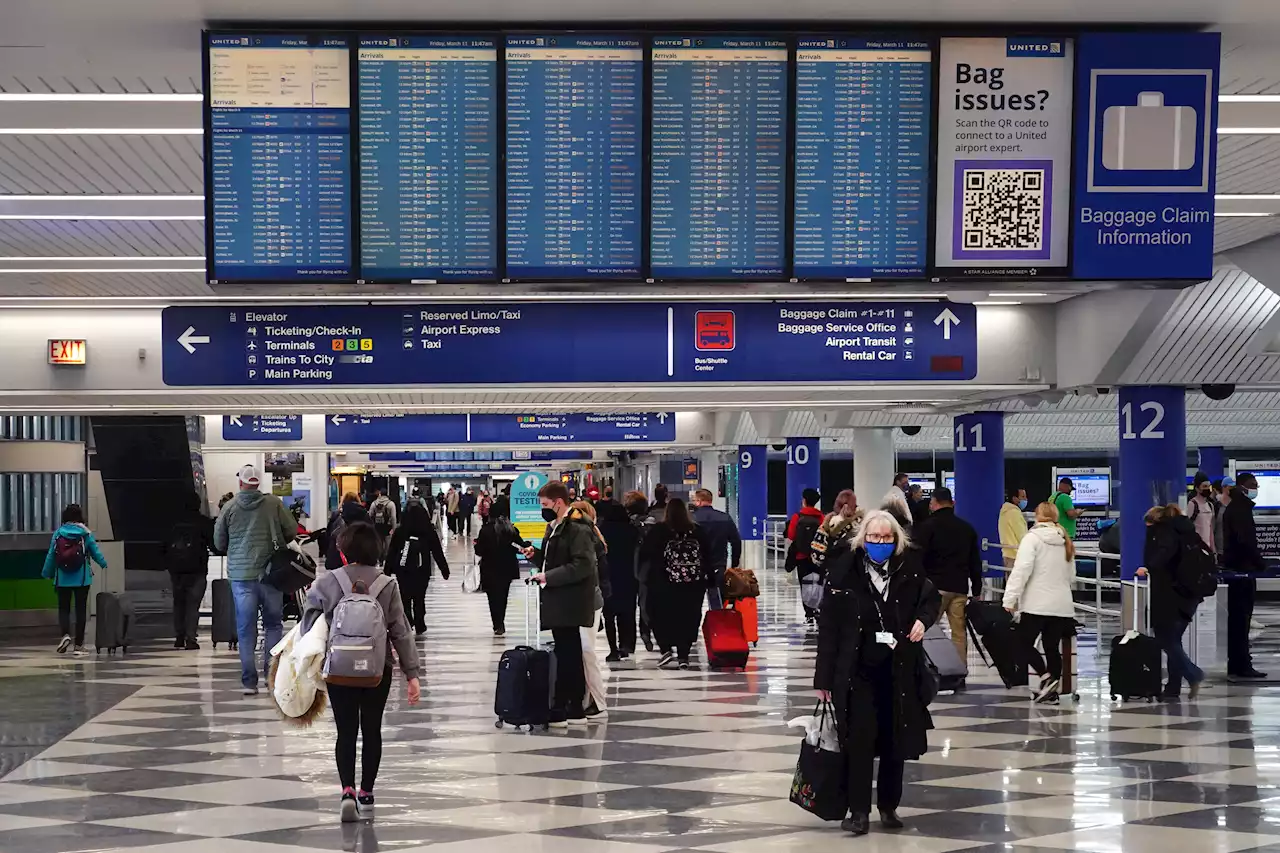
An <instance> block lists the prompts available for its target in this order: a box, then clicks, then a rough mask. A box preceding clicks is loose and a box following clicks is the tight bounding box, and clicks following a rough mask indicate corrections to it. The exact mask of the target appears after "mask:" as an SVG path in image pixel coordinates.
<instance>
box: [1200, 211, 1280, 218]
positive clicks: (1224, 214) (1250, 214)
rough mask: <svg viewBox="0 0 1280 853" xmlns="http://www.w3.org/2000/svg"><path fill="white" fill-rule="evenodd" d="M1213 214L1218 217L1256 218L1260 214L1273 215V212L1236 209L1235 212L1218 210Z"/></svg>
mask: <svg viewBox="0 0 1280 853" xmlns="http://www.w3.org/2000/svg"><path fill="white" fill-rule="evenodd" d="M1213 215H1214V216H1216V217H1219V218H1230V217H1248V218H1251V219H1253V218H1257V217H1260V216H1275V214H1274V213H1258V212H1249V211H1237V212H1235V213H1231V212H1222V211H1219V212H1217V213H1215V214H1213Z"/></svg>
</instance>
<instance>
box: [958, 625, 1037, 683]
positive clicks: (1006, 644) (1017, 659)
mask: <svg viewBox="0 0 1280 853" xmlns="http://www.w3.org/2000/svg"><path fill="white" fill-rule="evenodd" d="M969 636H970V638H971V639H972V640H973V643H974V646H975V647H976V648H977V649H978V655H979V657H981V658H982V662H983V663H985V664H986V665H987V666H989V667H990V666H994V667H995V668H996V672H998V673H1000V680H1001V681H1003V682H1004V686H1005V687H1026V686H1027V656H1026V655H1025V654H1023V653H1022V648H1021V646H1020V645H1019V644H1020V643H1021V642H1022V638H1021V637H1019V636H1018V629H1017V628H1016V627H1014V625H1013V623H1012V622H1010V623H1009V624H1007V625H1003V626H1001V625H996V626H993V627H991V628H989V629H988V630H987V632H986V633H985V634H983V635H982V636H981V637H979V636H978V632H977V631H976V630H975V629H974V627H973V623H972V622H971V623H969ZM983 649H985V650H986V651H985V653H984V651H983ZM988 656H989V657H990V659H989V660H988Z"/></svg>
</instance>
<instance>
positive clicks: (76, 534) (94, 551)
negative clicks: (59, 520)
mask: <svg viewBox="0 0 1280 853" xmlns="http://www.w3.org/2000/svg"><path fill="white" fill-rule="evenodd" d="M59 536H65V537H66V538H68V539H83V540H84V553H85V560H84V565H82V566H80V567H79V568H75V569H64V568H60V567H59V566H58V564H57V563H55V562H54V561H53V550H54V546H55V545H56V544H57V542H58V537H59ZM90 563H97V564H98V565H99V566H102V568H104V569H105V568H106V567H107V558H106V557H104V556H102V550H101V549H100V548H99V547H98V542H97V540H96V539H94V538H93V534H92V533H90V532H89V528H87V527H85V526H84V525H83V524H64V525H62V526H61V527H59V528H58V529H57V530H55V531H54V532H53V536H52V537H51V538H50V539H49V553H47V554H45V555H44V570H43V571H42V572H40V574H41V575H42V576H44V577H45V578H47V579H49V580H52V581H53V585H54V586H55V587H71V586H89V585H90V584H92V583H93V568H92V567H91V566H90Z"/></svg>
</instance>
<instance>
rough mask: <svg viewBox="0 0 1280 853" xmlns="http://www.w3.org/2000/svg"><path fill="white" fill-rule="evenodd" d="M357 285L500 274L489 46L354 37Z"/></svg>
mask: <svg viewBox="0 0 1280 853" xmlns="http://www.w3.org/2000/svg"><path fill="white" fill-rule="evenodd" d="M357 69H358V80H359V89H358V92H359V98H358V103H359V122H360V125H359V126H360V135H359V143H358V148H359V163H360V278H361V279H362V280H364V281H386V282H397V281H409V282H414V283H423V284H429V283H434V282H437V281H475V280H489V281H492V280H494V279H496V278H497V275H498V228H497V209H498V174H497V173H498V128H497V113H498V110H497V101H498V41H497V38H496V37H494V36H444V35H409V36H403V35H400V36H376V35H372V36H363V37H361V38H360V45H359V54H358V63H357Z"/></svg>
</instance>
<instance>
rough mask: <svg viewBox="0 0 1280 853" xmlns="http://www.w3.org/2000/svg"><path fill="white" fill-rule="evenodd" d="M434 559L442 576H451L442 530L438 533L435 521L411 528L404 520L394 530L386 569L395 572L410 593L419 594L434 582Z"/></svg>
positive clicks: (401, 585)
mask: <svg viewBox="0 0 1280 853" xmlns="http://www.w3.org/2000/svg"><path fill="white" fill-rule="evenodd" d="M432 560H435V563H436V566H437V567H438V568H439V569H440V576H441V577H443V578H444V579H445V580H448V579H449V561H448V560H446V559H445V556H444V548H443V547H441V545H440V534H439V533H436V528H435V525H432V524H428V525H427V526H426V528H425V529H424V530H418V531H414V532H410V531H409V528H408V527H407V526H405V525H403V524H402V525H400V526H399V527H397V528H396V531H395V533H393V534H391V544H390V545H388V546H387V559H386V565H385V567H384V570H385V571H386V573H387V574H389V575H394V576H395V578H396V580H398V581H399V582H400V588H401V589H403V590H405V591H406V592H408V593H410V594H419V593H422V592H424V591H425V590H426V588H427V584H429V583H430V582H431V561H432Z"/></svg>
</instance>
